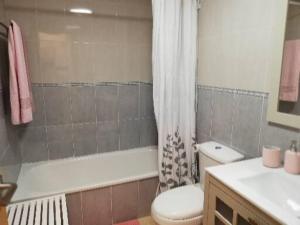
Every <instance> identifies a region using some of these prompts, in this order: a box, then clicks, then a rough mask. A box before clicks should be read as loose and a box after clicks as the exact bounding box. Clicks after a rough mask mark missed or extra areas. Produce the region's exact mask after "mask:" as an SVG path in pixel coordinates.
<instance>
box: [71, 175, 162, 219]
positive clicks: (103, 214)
mask: <svg viewBox="0 0 300 225" xmlns="http://www.w3.org/2000/svg"><path fill="white" fill-rule="evenodd" d="M157 185H158V179H157V178H150V179H145V180H140V181H136V182H131V183H125V184H120V185H116V186H112V187H107V188H100V189H95V190H91V191H83V192H79V193H74V194H68V195H67V207H68V216H69V224H70V225H111V224H116V223H120V222H125V221H128V220H132V219H136V218H140V217H144V216H149V215H150V214H151V203H152V201H153V200H154V198H155V194H156V189H157Z"/></svg>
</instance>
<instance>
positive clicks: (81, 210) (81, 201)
mask: <svg viewBox="0 0 300 225" xmlns="http://www.w3.org/2000/svg"><path fill="white" fill-rule="evenodd" d="M82 199H83V198H82V191H81V192H80V214H81V217H80V219H81V225H84V221H83V200H82Z"/></svg>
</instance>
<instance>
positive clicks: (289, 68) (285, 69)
mask: <svg viewBox="0 0 300 225" xmlns="http://www.w3.org/2000/svg"><path fill="white" fill-rule="evenodd" d="M299 75H300V40H290V41H286V42H285V47H284V53H283V63H282V75H281V82H280V94H279V99H280V100H281V101H288V102H297V101H298V92H299Z"/></svg>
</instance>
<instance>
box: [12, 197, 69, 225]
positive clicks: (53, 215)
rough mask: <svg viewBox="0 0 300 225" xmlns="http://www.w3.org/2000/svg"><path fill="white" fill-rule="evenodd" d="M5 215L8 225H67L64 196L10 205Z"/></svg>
mask: <svg viewBox="0 0 300 225" xmlns="http://www.w3.org/2000/svg"><path fill="white" fill-rule="evenodd" d="M7 215H8V224H9V225H69V222H68V212H67V204H66V197H65V195H57V196H52V197H48V198H42V199H35V200H31V201H26V202H20V203H16V204H11V205H9V206H8V207H7Z"/></svg>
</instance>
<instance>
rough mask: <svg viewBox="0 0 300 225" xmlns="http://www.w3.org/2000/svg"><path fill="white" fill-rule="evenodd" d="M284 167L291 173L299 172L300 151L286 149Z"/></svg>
mask: <svg viewBox="0 0 300 225" xmlns="http://www.w3.org/2000/svg"><path fill="white" fill-rule="evenodd" d="M284 169H285V171H286V172H288V173H291V174H300V153H299V152H294V151H291V150H287V151H286V152H285V157H284Z"/></svg>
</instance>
